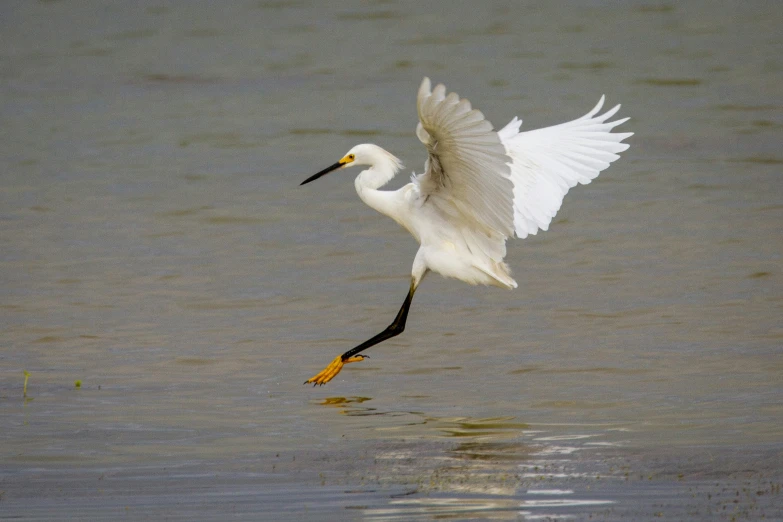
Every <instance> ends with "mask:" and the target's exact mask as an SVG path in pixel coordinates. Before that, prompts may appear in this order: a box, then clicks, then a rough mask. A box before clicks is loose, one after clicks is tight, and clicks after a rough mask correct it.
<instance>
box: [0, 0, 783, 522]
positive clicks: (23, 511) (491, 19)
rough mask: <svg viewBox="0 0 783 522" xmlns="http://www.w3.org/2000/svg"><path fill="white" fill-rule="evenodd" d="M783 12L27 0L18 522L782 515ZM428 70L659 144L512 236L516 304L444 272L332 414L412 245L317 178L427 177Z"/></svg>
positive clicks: (15, 422)
mask: <svg viewBox="0 0 783 522" xmlns="http://www.w3.org/2000/svg"><path fill="white" fill-rule="evenodd" d="M781 15H783V12H781V7H780V5H779V4H778V3H776V2H753V3H748V4H725V5H716V4H714V3H712V2H689V3H687V4H679V3H656V2H629V3H624V4H616V3H610V2H585V3H582V2H575V3H570V4H556V5H552V6H549V5H542V6H526V5H519V4H517V3H514V2H508V3H507V2H485V3H482V4H480V5H479V4H477V3H473V2H462V3H460V2H426V3H410V2H395V1H390V2H377V3H375V2H366V3H365V2H346V3H341V4H340V5H339V6H334V5H327V4H321V3H317V2H290V3H289V2H264V1H261V2H256V1H254V2H250V1H248V2H232V3H228V4H220V5H218V4H211V3H206V2H204V3H193V2H168V3H163V4H161V3H155V2H148V3H134V4H127V5H126V4H122V3H117V4H106V3H103V2H88V1H84V2H66V1H60V2H56V1H55V2H37V3H32V2H6V3H4V4H3V7H1V8H0V24H1V25H0V28H1V30H0V43H2V45H1V46H0V49H2V51H0V89H2V100H3V102H2V106H1V107H2V108H1V109H0V111H1V112H0V117H2V121H3V125H1V126H0V151H1V152H2V153H0V162H2V170H1V171H0V172H2V174H1V176H2V184H1V185H0V278H1V279H0V282H1V284H0V296H1V299H0V306H2V312H1V313H0V328H2V338H3V349H2V350H1V351H0V412H1V413H2V418H3V423H2V424H3V428H2V430H0V462H1V463H2V466H0V491H2V493H0V513H2V514H3V515H4V516H9V517H11V516H14V517H29V518H47V517H50V518H56V517H60V516H63V514H66V513H67V514H68V515H71V516H78V517H80V518H88V517H93V518H117V517H122V516H125V517H128V518H130V519H139V518H143V517H149V518H161V517H163V516H166V517H169V518H177V517H181V518H189V519H191V518H194V517H201V518H210V517H216V516H225V515H226V514H229V513H231V514H233V515H234V516H237V517H244V518H248V519H257V518H268V519H274V520H283V519H290V520H302V519H324V518H326V519H379V520H392V519H398V520H411V519H421V520H430V519H435V518H444V517H446V518H451V519H461V518H464V519H476V518H484V519H512V520H513V519H520V518H522V519H526V518H530V519H535V518H545V517H558V518H563V517H569V516H570V517H575V518H579V519H581V518H588V517H590V516H592V517H593V518H599V519H617V520H628V519H654V518H660V517H663V518H665V519H699V518H702V519H713V518H715V517H725V518H730V517H732V516H734V517H737V518H743V517H744V518H750V519H753V518H760V517H761V516H766V517H767V518H776V517H783V513H781V511H780V506H781V505H782V504H783V503H781V501H780V499H781V497H780V495H781V490H780V488H781V483H783V478H782V477H781V472H780V469H781V465H782V464H783V458H782V457H781V452H783V445H781V440H783V423H782V422H781V418H783V407H781V404H783V400H782V399H783V389H782V388H781V382H783V381H781V374H782V373H783V363H782V362H781V361H782V360H783V359H781V343H782V341H783V328H782V327H781V320H780V318H781V317H783V292H782V291H781V277H782V274H781V266H782V265H781V263H782V261H781V254H782V253H783V242H782V241H781V233H780V231H781V230H783V200H781V194H783V186H782V185H781V165H783V156H781V152H780V140H781V125H783V101H781V89H780V85H781V80H783V77H782V76H783V75H782V74H781V71H783V64H781V56H783V54H781V52H780V51H781V48H782V47H783V46H782V45H781V43H783V42H782V41H781V36H780V32H779V25H780V20H781ZM425 75H428V76H430V77H432V78H433V79H434V80H435V81H438V82H439V81H443V82H445V83H446V84H447V85H448V86H449V88H450V89H453V90H456V91H457V92H459V93H460V94H462V95H464V96H467V97H469V98H470V99H471V101H472V102H473V103H474V105H475V106H476V107H479V108H480V109H481V110H482V111H483V112H484V113H485V114H486V115H487V117H488V118H489V119H490V120H491V121H493V122H494V123H495V125H496V126H501V125H503V124H505V123H506V122H507V121H508V120H510V119H511V118H512V117H513V116H515V115H519V116H521V117H523V118H524V126H523V128H527V129H530V128H535V127H538V126H545V125H551V124H555V123H559V122H561V121H565V120H567V119H571V118H574V117H577V116H580V115H581V114H583V113H584V112H586V111H587V110H589V109H590V108H591V107H592V106H593V104H594V103H595V101H596V100H597V99H598V98H599V97H600V95H601V94H602V93H605V94H606V95H607V98H608V103H610V104H611V103H617V102H622V103H623V109H622V111H621V115H627V116H631V118H632V120H631V121H630V122H629V123H628V124H626V125H625V126H624V127H623V128H626V127H627V129H628V130H630V131H633V132H635V133H636V134H635V136H634V137H633V138H632V139H631V140H629V141H630V143H631V145H632V146H631V148H630V149H629V150H628V151H627V152H626V153H625V154H624V155H623V158H622V159H621V160H620V161H619V162H618V163H615V164H614V165H613V166H612V167H611V168H610V169H609V170H607V171H606V172H604V173H603V174H602V175H601V176H600V177H599V178H598V179H597V180H596V182H594V183H593V184H591V185H589V186H585V187H579V188H577V189H574V190H573V192H572V193H570V194H569V195H568V196H567V197H566V200H565V202H564V205H563V209H562V210H561V212H560V213H559V214H558V216H557V217H556V219H555V221H554V223H553V224H552V227H551V229H550V231H549V232H546V233H542V234H539V235H538V236H534V237H530V238H528V239H526V240H524V241H513V242H510V243H509V255H508V261H509V263H510V265H511V267H512V269H513V271H514V275H515V278H516V280H517V281H518V282H519V286H520V288H519V289H518V290H516V291H514V292H508V291H502V290H499V289H494V288H491V289H488V288H474V287H470V286H467V285H465V284H462V283H459V282H457V281H447V280H443V279H440V278H439V277H438V276H430V277H428V278H427V280H426V281H425V282H424V283H423V285H422V287H421V288H420V291H419V292H418V293H417V295H416V300H415V302H414V304H413V310H412V312H411V317H410V319H409V321H408V326H407V329H406V331H405V333H404V334H403V335H401V336H399V337H397V338H395V339H393V340H390V341H388V342H386V343H384V344H382V345H379V346H377V347H375V348H373V349H372V350H371V351H369V352H368V353H369V355H371V359H369V360H367V361H365V362H363V363H361V364H355V365H351V366H349V367H347V368H346V369H345V370H344V371H343V372H342V373H341V374H340V375H339V377H338V378H336V379H335V380H334V381H333V382H332V383H329V385H327V386H325V387H323V388H315V389H313V388H310V387H303V386H302V385H301V383H302V381H304V380H305V379H306V378H308V377H310V376H311V375H312V374H314V373H316V372H317V371H319V370H320V369H321V368H322V367H323V366H324V365H325V364H326V363H327V362H328V361H330V360H331V359H332V358H333V357H334V356H335V355H337V354H339V353H342V352H343V351H345V350H346V349H347V348H349V347H352V346H354V345H355V344H358V343H359V342H361V341H363V340H364V339H366V338H369V337H370V336H372V335H374V334H375V333H377V332H378V331H380V330H381V329H382V328H384V327H385V326H386V324H388V322H389V321H390V320H391V319H392V318H393V316H394V314H395V313H396V310H397V309H398V307H399V305H400V303H401V302H402V300H403V298H404V296H405V292H406V291H407V287H408V274H409V270H410V265H411V262H412V260H413V255H414V253H415V251H416V244H415V241H414V240H413V239H412V238H410V237H409V235H408V234H407V232H405V231H404V230H402V229H400V228H399V227H398V226H397V225H396V224H395V223H393V222H392V221H391V220H389V219H388V218H385V217H384V216H381V215H378V214H376V213H375V212H374V211H372V210H371V209H369V208H367V207H365V206H364V205H363V204H362V203H361V202H360V201H359V200H358V198H357V196H356V194H355V192H354V190H353V186H352V174H355V172H352V171H350V170H349V171H346V172H341V173H339V174H334V175H332V176H329V177H327V178H324V179H322V180H319V182H318V183H317V184H313V185H308V186H307V187H299V186H298V184H299V182H301V181H302V180H303V179H304V178H306V177H307V176H309V175H310V174H312V173H314V172H316V171H317V170H320V169H321V168H323V167H325V166H327V165H329V164H331V163H333V162H334V161H336V160H337V159H338V158H340V157H341V156H342V155H343V154H344V153H345V152H346V151H347V150H348V149H349V148H350V147H351V146H353V145H354V144H355V143H359V142H366V141H371V142H375V143H378V144H379V145H381V146H383V147H385V148H387V149H388V150H390V151H393V152H394V153H395V154H396V155H397V156H399V157H400V158H401V159H403V161H404V162H405V163H406V165H407V167H406V171H405V173H406V175H402V176H400V177H401V178H403V180H404V179H405V178H407V173H408V172H410V171H411V170H420V169H421V168H422V167H421V166H422V164H423V160H424V151H423V149H422V148H421V145H420V144H419V143H418V141H417V140H416V139H415V137H414V134H413V131H414V129H415V123H416V113H415V93H416V89H417V88H418V85H419V82H420V81H421V78H422V77H423V76H425ZM403 182H404V181H403ZM400 183H402V182H400V181H398V180H395V182H393V186H394V187H396V186H399V184H400ZM25 370H26V371H28V372H29V373H30V377H29V381H28V387H27V397H26V398H25V397H23V394H22V384H23V380H24V376H23V371H25ZM77 380H79V381H81V387H80V388H79V389H76V387H75V385H74V382H75V381H77Z"/></svg>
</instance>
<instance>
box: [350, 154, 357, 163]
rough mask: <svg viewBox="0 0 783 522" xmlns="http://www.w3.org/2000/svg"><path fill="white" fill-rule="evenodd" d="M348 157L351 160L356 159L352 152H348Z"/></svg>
mask: <svg viewBox="0 0 783 522" xmlns="http://www.w3.org/2000/svg"><path fill="white" fill-rule="evenodd" d="M348 159H349V160H351V161H353V160H355V159H356V156H354V155H353V154H348Z"/></svg>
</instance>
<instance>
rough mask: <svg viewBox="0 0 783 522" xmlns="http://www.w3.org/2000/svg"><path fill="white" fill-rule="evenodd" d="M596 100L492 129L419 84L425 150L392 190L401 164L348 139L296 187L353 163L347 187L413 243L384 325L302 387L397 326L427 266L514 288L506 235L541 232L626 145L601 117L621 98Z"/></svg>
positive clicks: (459, 102) (473, 112) (457, 102)
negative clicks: (401, 288)
mask: <svg viewBox="0 0 783 522" xmlns="http://www.w3.org/2000/svg"><path fill="white" fill-rule="evenodd" d="M603 103H604V97H603V96H601V99H600V100H599V101H598V104H597V105H596V106H595V107H594V108H593V110H591V111H590V112H588V113H587V114H585V115H584V116H582V117H581V118H578V119H576V120H573V121H569V122H567V123H561V124H560V125H554V126H552V127H546V128H543V129H536V130H532V131H527V132H520V130H519V129H520V126H521V124H522V120H520V119H519V118H516V117H515V118H514V119H512V120H511V121H510V122H509V123H508V125H506V126H505V127H503V128H502V129H501V130H500V131H498V132H495V131H494V129H493V126H492V124H491V123H490V122H489V121H488V120H487V119H486V118H485V117H484V115H483V114H482V113H481V112H480V111H479V110H477V109H473V108H472V107H471V104H470V102H469V101H468V100H467V99H465V98H462V99H460V97H459V96H458V95H457V94H456V93H453V92H452V93H449V94H447V93H446V87H445V86H443V85H442V84H441V85H437V86H436V87H435V88H434V89H431V83H430V80H429V78H424V81H422V83H421V87H419V92H418V96H417V103H416V106H417V109H418V113H419V123H418V125H417V127H416V136H417V137H418V138H419V140H420V141H421V142H422V143H423V144H424V146H425V147H426V149H427V160H426V162H425V164H424V172H423V173H421V174H418V175H416V174H414V175H413V176H412V178H411V182H410V183H408V184H407V185H405V186H404V187H402V188H400V189H399V190H394V191H384V190H378V189H380V188H381V187H383V186H384V185H386V184H387V183H388V182H389V181H390V180H391V179H392V178H393V177H394V175H395V174H396V173H397V172H398V171H399V170H400V169H401V168H402V163H401V162H400V160H399V159H397V158H396V157H395V156H393V155H392V154H391V153H389V152H387V151H386V150H384V149H382V148H381V147H379V146H377V145H373V144H369V143H365V144H361V145H356V146H355V147H353V148H352V149H351V150H349V151H348V153H347V154H346V155H345V156H343V157H342V159H340V161H338V162H337V163H335V164H333V165H331V166H329V167H327V168H325V169H324V170H322V171H320V172H318V173H317V174H314V175H313V176H310V177H309V178H307V179H306V180H304V181H303V182H302V183H301V184H302V185H304V184H306V183H310V182H311V181H315V180H316V179H318V178H320V177H322V176H324V175H326V174H328V173H330V172H334V171H337V170H341V169H344V168H348V167H354V166H358V165H363V166H366V167H367V168H366V169H365V170H363V171H362V172H360V173H359V175H358V176H357V177H356V181H355V182H354V185H355V187H356V192H357V193H358V194H359V197H360V198H361V199H362V201H364V202H365V203H366V204H367V205H369V206H370V207H372V208H374V209H375V210H377V211H378V212H380V213H381V214H385V215H387V216H389V217H390V218H392V219H393V220H394V221H396V222H397V223H399V224H400V225H401V226H402V227H403V228H405V229H406V230H407V231H408V232H410V233H411V234H412V235H413V237H414V238H416V241H418V242H419V245H420V247H419V250H418V252H417V253H416V257H415V258H414V259H413V268H412V270H411V281H410V287H409V289H408V295H407V296H406V297H405V301H404V302H403V304H402V307H401V308H400V311H399V312H398V313H397V316H396V317H395V318H394V320H393V321H392V322H391V324H390V325H389V326H388V327H387V328H386V329H385V330H383V331H382V332H381V333H379V334H377V335H376V336H374V337H372V338H370V339H368V340H367V341H365V342H363V343H361V344H360V345H358V346H356V347H355V348H353V349H351V350H348V351H347V352H345V353H344V354H342V355H339V356H337V357H336V358H335V359H334V360H333V361H332V362H331V363H329V365H327V366H326V368H324V369H323V370H322V371H321V372H319V373H318V374H316V375H314V376H313V377H311V378H310V379H308V380H307V381H305V384H309V383H312V384H313V385H323V384H326V383H327V382H329V381H330V380H332V379H333V378H334V377H335V375H337V374H338V373H339V372H340V370H342V368H343V366H344V365H345V364H348V363H353V362H359V361H362V360H363V359H365V358H366V356H365V355H360V353H361V352H363V351H364V350H366V349H367V348H370V347H371V346H374V345H376V344H378V343H380V342H383V341H385V340H386V339H389V338H391V337H394V336H396V335H399V334H400V333H402V331H403V330H404V329H405V322H406V321H407V319H408V311H409V310H410V306H411V301H412V300H413V294H414V293H415V292H416V289H417V288H418V286H419V284H420V283H421V281H422V279H424V276H425V275H427V273H428V272H430V271H432V272H437V273H439V274H441V275H442V276H445V277H452V278H455V279H459V280H461V281H465V282H466V283H470V284H472V285H477V284H482V285H494V286H498V287H501V288H509V289H511V288H516V287H517V283H516V281H514V279H513V278H512V277H511V271H510V269H509V267H508V265H507V264H506V263H505V262H504V261H503V258H504V257H505V256H506V240H507V239H508V238H510V237H514V236H516V237H518V238H525V237H527V236H528V234H536V233H537V232H538V230H547V229H548V228H549V224H550V222H551V221H552V218H553V217H554V216H555V214H556V213H557V211H558V210H559V209H560V205H561V203H562V201H563V198H564V197H565V195H566V193H567V192H568V190H569V189H570V188H571V187H573V186H574V185H576V184H577V183H581V184H583V185H584V184H587V183H590V181H592V180H593V179H594V178H595V177H596V176H598V174H599V173H600V172H601V171H602V170H604V169H606V168H607V167H608V166H609V164H610V163H612V162H613V161H615V160H617V159H618V158H619V157H620V156H619V155H618V153H620V152H622V151H624V150H626V149H627V148H628V144H625V143H622V141H623V140H624V139H626V138H628V137H629V136H631V135H632V134H633V133H631V132H626V133H613V132H611V131H612V129H614V128H615V127H616V126H618V125H620V124H621V123H623V122H625V121H627V120H628V118H623V119H619V120H614V121H607V120H609V119H610V118H611V117H612V116H614V115H615V114H616V113H617V111H618V110H620V105H617V106H616V107H614V108H612V109H610V110H608V111H606V112H604V113H603V114H600V115H599V114H598V113H599V111H600V110H601V107H603Z"/></svg>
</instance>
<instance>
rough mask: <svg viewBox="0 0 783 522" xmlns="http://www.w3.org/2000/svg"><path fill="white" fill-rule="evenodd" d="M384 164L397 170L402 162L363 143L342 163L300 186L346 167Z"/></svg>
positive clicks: (339, 162) (323, 171) (348, 154)
mask: <svg viewBox="0 0 783 522" xmlns="http://www.w3.org/2000/svg"><path fill="white" fill-rule="evenodd" d="M384 162H386V163H393V164H394V166H395V167H396V168H400V167H401V164H400V160H398V159H397V158H395V157H394V156H392V155H391V154H389V153H388V152H386V151H385V150H383V149H382V148H380V147H379V146H377V145H373V144H371V143H362V144H360V145H356V146H355V147H353V148H352V149H351V150H349V151H348V153H347V154H346V155H345V156H343V157H342V158H341V159H340V161H338V162H337V163H335V164H334V165H330V166H328V167H326V168H325V169H324V170H322V171H320V172H318V173H316V174H313V175H312V176H310V177H309V178H307V179H306V180H304V181H303V182H302V183H300V185H305V184H306V183H310V182H311V181H315V180H317V179H318V178H320V177H321V176H325V175H326V174H329V173H330V172H334V171H335V170H339V169H342V168H344V167H353V166H355V165H379V164H383V163H384Z"/></svg>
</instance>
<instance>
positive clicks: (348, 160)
mask: <svg viewBox="0 0 783 522" xmlns="http://www.w3.org/2000/svg"><path fill="white" fill-rule="evenodd" d="M355 159H356V156H354V155H353V154H348V155H347V156H343V159H341V160H340V164H341V165H345V164H347V163H351V162H352V161H353V160H355Z"/></svg>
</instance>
